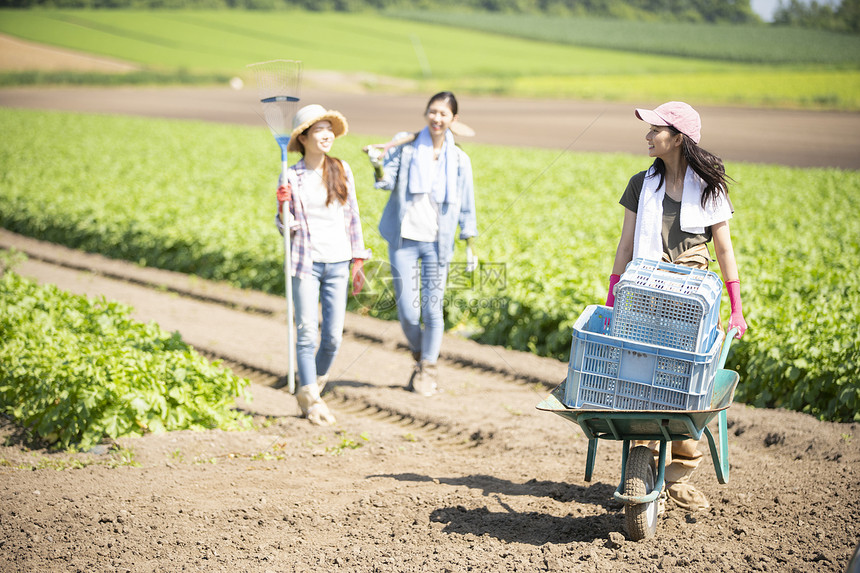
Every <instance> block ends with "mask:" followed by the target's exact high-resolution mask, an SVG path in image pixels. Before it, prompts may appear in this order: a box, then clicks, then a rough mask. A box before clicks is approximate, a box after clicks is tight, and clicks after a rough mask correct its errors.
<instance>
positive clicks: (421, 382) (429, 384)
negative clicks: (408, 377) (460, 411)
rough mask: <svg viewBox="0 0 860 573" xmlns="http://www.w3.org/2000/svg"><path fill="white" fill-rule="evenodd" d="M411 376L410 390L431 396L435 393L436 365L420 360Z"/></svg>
mask: <svg viewBox="0 0 860 573" xmlns="http://www.w3.org/2000/svg"><path fill="white" fill-rule="evenodd" d="M416 372H417V373H416V374H415V375H414V376H413V377H412V391H413V392H415V393H416V394H421V395H422V396H432V395H433V394H435V393H436V365H435V364H429V363H427V362H420V363H419V365H418V367H417V368H416Z"/></svg>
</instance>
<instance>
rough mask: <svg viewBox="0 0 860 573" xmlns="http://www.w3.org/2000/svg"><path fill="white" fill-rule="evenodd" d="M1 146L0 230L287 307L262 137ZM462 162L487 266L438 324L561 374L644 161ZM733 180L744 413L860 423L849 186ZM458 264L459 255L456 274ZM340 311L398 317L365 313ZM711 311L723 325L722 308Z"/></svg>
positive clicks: (92, 132)
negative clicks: (757, 408)
mask: <svg viewBox="0 0 860 573" xmlns="http://www.w3.org/2000/svg"><path fill="white" fill-rule="evenodd" d="M0 131H2V133H3V134H4V137H3V138H2V140H0V225H2V226H3V227H4V228H7V229H9V230H12V231H15V232H18V233H22V234H25V235H29V236H34V237H38V238H41V239H45V240H50V241H53V242H57V243H61V244H65V245H68V246H71V247H75V248H80V249H84V250H88V251H92V252H100V253H102V254H104V255H107V256H110V257H115V258H120V259H125V260H130V261H134V262H137V263H140V264H143V265H149V266H155V267H161V268H167V269H171V270H176V271H180V272H184V273H190V274H195V275H199V276H201V277H204V278H207V279H215V280H224V281H229V282H230V283H232V284H235V285H238V286H240V287H243V288H251V289H259V290H263V291H266V292H270V293H275V294H280V293H283V288H284V282H283V273H282V266H281V258H282V254H281V239H280V236H279V235H278V234H277V232H276V230H275V229H274V224H273V222H272V218H273V208H274V186H275V182H276V180H277V175H278V173H279V172H280V162H279V159H280V154H279V152H278V150H277V146H276V145H275V144H274V142H273V141H272V138H271V135H270V133H269V132H268V131H266V130H265V129H263V128H249V127H236V126H220V125H211V124H204V123H201V122H187V121H167V120H151V119H140V118H128V117H109V116H95V115H81V114H63V113H47V112H32V111H14V110H8V109H0ZM57 134H62V137H57ZM370 142H371V141H370V140H369V139H368V138H366V137H362V136H357V135H354V134H350V135H348V136H346V137H344V138H343V139H342V140H338V142H337V144H336V145H335V149H334V152H333V153H334V155H335V156H338V157H341V158H343V159H345V160H346V161H348V162H349V163H350V165H351V166H352V167H353V169H354V171H355V174H356V179H357V183H358V196H359V203H360V206H361V211H362V219H363V221H364V229H365V236H366V240H367V242H368V244H369V246H370V247H371V248H372V249H373V251H374V253H375V263H374V264H376V265H379V266H382V267H384V265H382V264H381V263H384V261H385V259H386V252H387V251H386V247H385V244H384V242H383V241H382V240H381V238H380V237H379V235H378V233H377V232H376V225H377V223H378V221H379V216H380V213H381V210H382V207H383V205H384V203H385V200H386V196H385V194H384V193H382V192H379V191H376V190H374V189H373V188H372V185H371V181H372V175H371V172H370V168H369V165H368V163H367V160H366V158H365V157H364V156H363V154H362V152H361V146H363V145H365V144H367V143H370ZM464 148H465V150H466V151H467V152H468V153H469V155H470V156H471V158H472V162H473V166H474V172H475V184H476V193H477V203H478V209H479V219H478V223H479V224H478V228H479V233H480V237H479V240H478V243H477V248H478V254H479V256H480V258H481V261H482V266H481V272H480V273H479V274H478V275H477V276H476V277H472V279H471V281H468V280H461V279H464V278H467V277H464V276H462V274H461V275H460V276H459V277H457V279H458V282H457V284H456V285H452V288H451V289H450V296H449V299H448V307H447V309H448V310H447V316H446V319H447V323H448V326H449V327H450V328H459V329H462V330H464V331H469V332H472V333H474V337H475V338H476V339H477V340H480V341H482V342H486V343H492V344H503V345H505V346H508V347H511V348H516V349H519V350H527V351H531V352H535V353H537V354H541V355H545V356H552V357H556V358H559V359H562V360H565V359H566V358H567V353H568V351H569V345H570V341H571V326H572V324H573V322H574V321H575V320H576V318H577V317H578V316H579V315H580V314H581V312H582V311H583V309H584V308H585V306H586V305H589V304H595V303H600V302H602V300H603V298H604V297H605V294H606V281H607V276H608V273H609V270H610V267H611V264H612V258H613V255H614V250H615V246H616V244H617V240H618V233H619V230H620V227H621V219H622V208H621V207H620V206H619V205H618V203H617V201H618V198H619V196H620V194H621V192H622V191H623V189H624V186H625V184H626V182H627V179H628V178H629V177H630V176H631V175H632V174H633V173H635V172H636V171H639V170H642V169H645V168H647V166H648V163H649V160H648V158H643V157H640V156H633V155H611V154H584V153H577V154H573V153H559V152H558V151H547V150H531V149H516V148H508V147H498V146H489V145H465V146H464ZM292 159H293V160H296V159H298V157H297V156H296V157H294V158H292ZM727 170H728V172H729V174H730V175H731V176H732V177H733V178H734V179H735V180H736V181H737V184H736V185H735V186H734V187H733V188H732V200H733V203H734V206H735V208H736V214H735V218H734V219H733V221H732V230H733V240H734V243H735V249H736V253H737V257H738V261H739V266H740V271H741V284H742V291H743V296H744V308H745V311H746V316H747V320H748V322H749V323H750V330H749V331H748V333H747V334H746V336H744V338H743V340H742V341H740V342H738V343H736V344H735V345H734V346H733V347H732V355H731V357H730V359H729V360H730V366H731V367H733V368H736V369H738V370H739V371H740V372H741V380H742V386H741V388H740V390H739V395H738V398H739V399H740V400H743V401H746V402H748V403H752V404H756V405H761V406H785V407H790V408H793V409H797V410H801V411H805V412H808V413H810V414H813V415H815V416H819V417H821V418H824V419H831V420H851V419H854V420H860V384H858V381H860V329H858V324H860V273H857V272H856V261H857V260H858V257H860V243H859V242H858V240H857V238H858V237H860V173H858V172H856V171H842V170H838V169H794V168H787V167H776V166H759V165H751V164H734V163H729V164H728V165H727ZM463 260H464V257H463V253H462V245H460V246H459V247H458V252H457V258H456V262H457V263H461V262H462V261H463ZM715 266H716V265H715ZM375 288H376V285H373V284H371V285H369V288H368V291H369V293H370V294H373V293H374V292H379V291H376V290H375ZM350 304H351V308H352V309H353V310H354V311H356V312H371V314H375V315H378V316H382V317H387V318H391V312H390V309H385V308H380V307H375V306H373V301H369V300H368V299H362V300H352V301H351V302H350ZM722 311H723V317H724V319H725V318H727V314H728V305H727V304H724V305H723V308H722Z"/></svg>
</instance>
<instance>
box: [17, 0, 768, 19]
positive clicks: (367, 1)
mask: <svg viewBox="0 0 860 573" xmlns="http://www.w3.org/2000/svg"><path fill="white" fill-rule="evenodd" d="M0 7H4V8H32V7H42V8H105V9H120V8H129V9H139V10H149V9H213V8H243V9H251V10H280V9H287V8H302V9H305V10H313V11H320V12H325V11H339V12H357V11H361V10H367V9H373V10H383V9H389V8H395V9H396V8H402V9H408V10H434V9H435V10H452V9H457V10H472V11H477V12H505V13H519V14H548V15H553V16H602V17H610V18H621V19H641V18H642V17H643V16H646V17H648V16H650V18H651V19H653V18H654V17H661V18H665V19H669V20H672V21H689V22H714V23H716V22H733V23H742V22H754V21H759V18H758V16H757V15H756V14H755V13H754V12H753V11H752V8H750V0H0Z"/></svg>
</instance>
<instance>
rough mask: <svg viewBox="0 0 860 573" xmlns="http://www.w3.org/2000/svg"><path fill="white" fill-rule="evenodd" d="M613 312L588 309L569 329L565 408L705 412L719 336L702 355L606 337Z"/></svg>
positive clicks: (721, 339)
mask: <svg viewBox="0 0 860 573" xmlns="http://www.w3.org/2000/svg"><path fill="white" fill-rule="evenodd" d="M613 320H614V319H613V309H612V308H610V307H606V306H597V305H592V306H589V307H587V308H586V309H585V311H584V312H583V313H582V315H581V316H580V317H579V319H578V320H577V321H576V323H575V324H574V326H573V342H572V344H571V349H570V363H569V364H568V371H567V380H566V382H565V389H564V400H563V402H564V405H565V406H567V407H568V408H585V409H592V408H605V409H613V410H704V409H707V408H708V407H709V406H710V403H711V395H712V394H713V384H714V377H715V376H716V373H717V365H718V364H717V363H718V361H719V355H720V349H721V347H722V343H723V333H722V332H719V333H718V334H717V336H716V338H715V340H714V342H713V344H712V345H711V348H710V349H709V350H708V352H706V353H696V352H687V351H684V350H678V349H674V348H666V347H661V346H655V345H653V344H645V343H641V342H635V341H630V340H624V339H621V338H617V337H615V336H612V335H610V334H609V332H610V329H611V326H610V325H611V322H612V321H613Z"/></svg>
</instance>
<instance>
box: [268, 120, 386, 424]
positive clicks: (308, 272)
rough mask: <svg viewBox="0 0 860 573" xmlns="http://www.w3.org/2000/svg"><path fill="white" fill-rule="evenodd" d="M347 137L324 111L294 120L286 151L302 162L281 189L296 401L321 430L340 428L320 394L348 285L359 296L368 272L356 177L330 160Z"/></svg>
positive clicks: (343, 126)
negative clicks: (332, 426) (286, 235)
mask: <svg viewBox="0 0 860 573" xmlns="http://www.w3.org/2000/svg"><path fill="white" fill-rule="evenodd" d="M347 129H348V128H347V123H346V119H345V118H344V117H343V115H341V114H340V113H338V112H336V111H331V110H326V109H325V108H324V107H322V106H321V105H316V104H314V105H308V106H305V107H303V108H301V109H300V110H299V111H298V112H296V116H295V118H294V119H293V132H292V134H291V135H290V142H289V144H288V147H287V150H288V151H297V152H299V153H301V155H302V159H301V160H300V161H299V162H298V163H296V164H295V165H292V166H291V167H290V168H289V169H288V170H287V173H286V181H284V180H283V179H282V180H281V181H279V185H278V194H277V198H278V214H277V216H276V221H277V223H278V228H279V230H280V231H281V233H283V232H284V225H283V224H282V221H283V220H284V211H285V210H284V205H285V204H286V205H287V209H286V212H287V213H288V215H287V220H288V221H289V223H288V226H289V229H290V233H291V237H292V239H291V241H290V246H291V248H290V252H291V259H292V261H291V262H292V268H291V270H290V272H291V275H292V278H291V280H292V281H293V284H292V287H293V304H294V305H295V320H296V361H297V363H298V374H299V386H298V390H297V392H296V399H297V400H298V403H299V407H300V408H301V410H302V415H303V416H304V417H306V418H307V419H308V420H310V421H311V422H312V423H314V424H319V425H324V424H333V423H335V418H334V416H333V415H332V413H331V411H330V410H329V409H328V406H326V404H325V402H324V401H323V399H322V398H321V397H320V394H321V392H322V390H323V387H324V386H325V383H326V380H327V377H328V371H329V367H330V366H331V364H332V362H333V361H334V358H335V356H336V355H337V351H338V349H339V348H340V343H341V340H342V339H343V323H344V315H345V313H346V299H347V283H348V282H349V281H350V278H351V279H352V288H353V294H357V293H358V292H359V291H360V290H361V288H362V286H363V284H364V274H363V272H362V266H363V263H364V260H366V259H368V258H369V257H370V251H368V250H367V249H366V248H365V247H364V238H363V235H362V231H361V219H360V218H359V213H358V202H357V201H356V195H355V182H354V179H353V175H352V170H351V169H350V167H349V165H348V164H347V163H346V162H345V161H342V160H340V159H336V158H334V157H331V156H329V154H328V153H329V151H330V150H331V147H332V144H333V143H334V140H335V138H337V137H340V136H342V135H345V134H346V132H347ZM282 177H283V176H282ZM350 263H352V270H351V271H350ZM350 275H351V276H350ZM320 305H321V306H322V324H321V325H320V323H319V307H320ZM320 328H321V336H320V343H319V348H316V339H317V336H318V333H319V332H320Z"/></svg>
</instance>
